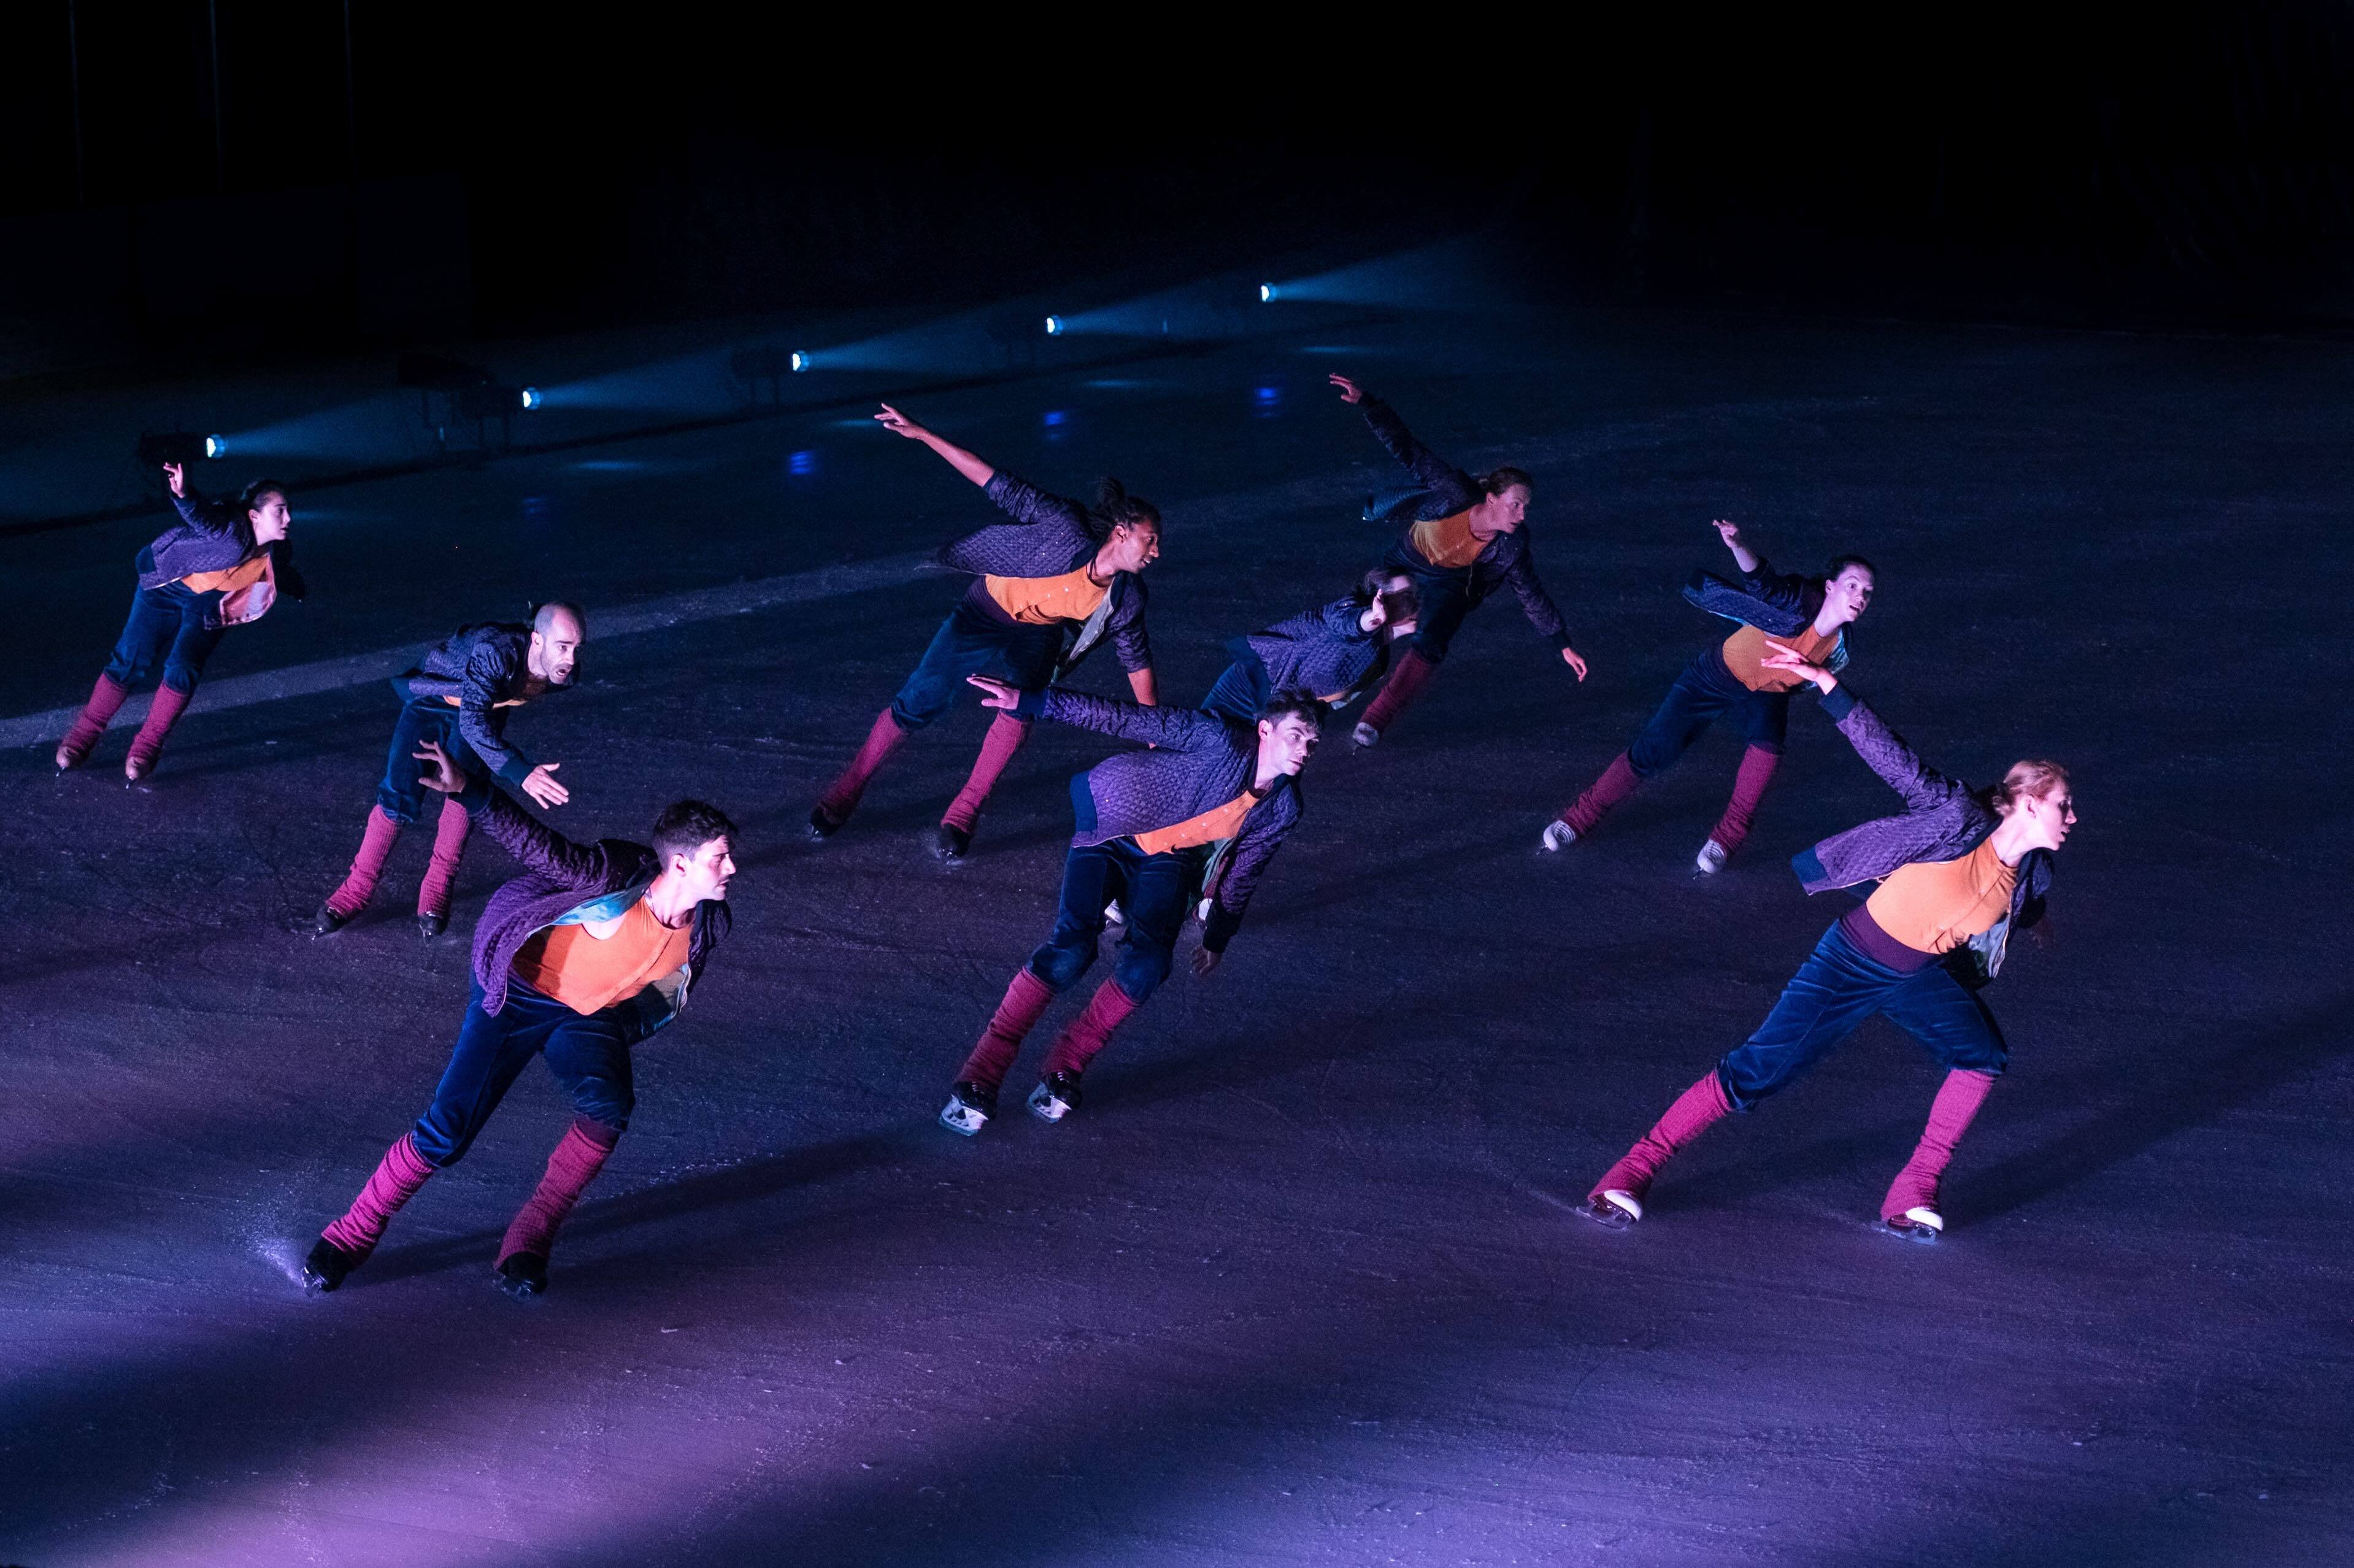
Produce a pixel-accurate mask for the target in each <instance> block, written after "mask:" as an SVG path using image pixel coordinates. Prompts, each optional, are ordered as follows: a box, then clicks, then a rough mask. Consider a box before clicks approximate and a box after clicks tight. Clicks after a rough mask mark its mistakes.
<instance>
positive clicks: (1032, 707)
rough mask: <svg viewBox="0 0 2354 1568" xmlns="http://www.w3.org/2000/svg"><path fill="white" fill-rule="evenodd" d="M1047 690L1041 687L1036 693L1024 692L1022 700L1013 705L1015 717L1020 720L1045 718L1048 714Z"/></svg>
mask: <svg viewBox="0 0 2354 1568" xmlns="http://www.w3.org/2000/svg"><path fill="white" fill-rule="evenodd" d="M1047 689H1048V688H1046V687H1044V686H1040V687H1039V688H1038V689H1037V690H1036V691H1034V692H1023V694H1021V698H1020V700H1019V701H1017V702H1016V703H1015V704H1014V705H1013V716H1014V717H1015V718H1018V719H1036V718H1044V716H1045V712H1046V692H1047Z"/></svg>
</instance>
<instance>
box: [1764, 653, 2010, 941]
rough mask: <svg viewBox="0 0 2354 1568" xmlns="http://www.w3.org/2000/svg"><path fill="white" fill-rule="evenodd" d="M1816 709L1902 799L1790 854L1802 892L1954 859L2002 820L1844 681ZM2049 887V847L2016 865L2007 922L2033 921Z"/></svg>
mask: <svg viewBox="0 0 2354 1568" xmlns="http://www.w3.org/2000/svg"><path fill="white" fill-rule="evenodd" d="M1823 711H1824V712H1825V713H1827V714H1829V715H1831V718H1832V720H1833V721H1834V722H1836V723H1837V724H1838V726H1839V727H1840V734H1841V735H1843V736H1847V738H1848V744H1850V746H1852V747H1855V754H1856V755H1857V756H1858V757H1861V758H1863V761H1864V765H1865V766H1866V767H1868V768H1871V769H1872V771H1873V772H1874V773H1877V774H1879V775H1880V777H1881V779H1882V780H1883V781H1885V782H1886V784H1887V785H1888V787H1889V788H1890V789H1893V790H1895V791H1896V793H1897V794H1898V795H1899V796H1901V797H1903V801H1904V810H1903V811H1901V812H1899V813H1897V814H1896V815H1895V816H1893V817H1880V818H1876V819H1874V820H1873V821H1869V822H1864V823H1861V824H1860V825H1858V826H1856V827H1852V828H1850V829H1848V830H1847V832H1843V833H1834V834H1832V835H1831V836H1830V837H1829V838H1827V839H1825V840H1824V841H1823V842H1820V843H1819V844H1817V845H1815V846H1814V848H1812V849H1809V850H1802V851H1800V852H1799V853H1797V855H1795V856H1793V857H1792V858H1791V861H1790V866H1791V869H1792V870H1794V871H1796V872H1797V874H1798V881H1799V883H1800V884H1801V885H1804V886H1805V888H1806V890H1807V891H1808V893H1824V892H1828V891H1829V890H1830V889H1832V888H1835V887H1853V886H1855V885H1857V884H1858V883H1863V882H1872V881H1874V880H1877V879H1878V878H1880V877H1883V876H1886V875H1887V874H1889V873H1890V872H1892V871H1894V870H1895V869H1896V868H1897V867H1898V866H1901V865H1910V864H1912V863H1914V862H1915V861H1933V862H1934V861H1947V860H1954V859H1956V858H1958V857H1960V856H1962V855H1966V854H1967V853H1970V851H1972V850H1974V849H1976V848H1977V847H1978V845H1979V843H1981V842H1984V840H1985V838H1986V836H1987V835H1988V833H1990V832H1994V830H1995V824H1996V823H1998V822H1999V821H2001V820H2002V819H2001V818H2000V817H1999V816H1997V815H1996V814H1995V812H1994V810H1993V808H1991V807H1989V806H1988V804H1987V803H1986V800H1984V799H1983V798H1982V797H1981V796H1980V795H1979V794H1978V793H1977V792H1976V791H1974V790H1973V789H1971V788H1970V787H1969V786H1968V785H1967V784H1966V783H1964V782H1962V781H1961V780H1960V779H1951V778H1948V777H1946V775H1945V774H1943V773H1940V772H1938V771H1937V770H1936V769H1935V768H1932V767H1930V766H1929V765H1928V764H1927V763H1925V762H1924V761H1922V760H1921V758H1920V755H1919V754H1918V753H1916V752H1915V751H1914V749H1913V748H1912V747H1909V746H1907V745H1905V744H1904V738H1903V736H1900V735H1898V734H1897V733H1896V732H1895V731H1894V730H1893V729H1891V728H1889V727H1888V726H1887V725H1886V724H1885V723H1883V722H1882V719H1881V717H1880V715H1878V714H1875V713H1873V712H1872V710H1871V709H1870V708H1868V707H1866V706H1865V705H1863V703H1862V702H1861V699H1859V698H1858V697H1857V696H1856V695H1855V694H1854V693H1852V692H1850V691H1849V690H1848V689H1847V687H1846V686H1844V685H1839V686H1833V687H1832V688H1831V690H1830V694H1829V695H1828V696H1826V697H1825V698H1823ZM2051 886H2052V855H2051V853H2050V852H2048V851H2045V850H2036V851H2033V852H2031V853H2030V854H2029V855H2028V856H2027V858H2026V859H2025V860H2024V861H2022V862H2020V867H2019V876H2018V879H2017V881H2016V882H2015V883H2014V885H2012V887H2011V893H2010V920H2011V923H2012V924H2013V925H2014V926H2016V927H2018V928H2019V929H2020V930H2025V929H2026V928H2027V927H2030V926H2032V925H2033V924H2035V922H2036V920H2037V919H2038V918H2039V917H2041V914H2042V909H2043V898H2044V895H2045V894H2046V893H2047V892H2049V891H2050V889H2051Z"/></svg>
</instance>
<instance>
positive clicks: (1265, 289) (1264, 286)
mask: <svg viewBox="0 0 2354 1568" xmlns="http://www.w3.org/2000/svg"><path fill="white" fill-rule="evenodd" d="M1258 302H1259V303H1260V304H1262V305H1271V304H1273V303H1274V302H1275V285H1274V284H1272V283H1261V284H1260V285H1259V286H1258Z"/></svg>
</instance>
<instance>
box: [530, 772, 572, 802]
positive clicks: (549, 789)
mask: <svg viewBox="0 0 2354 1568" xmlns="http://www.w3.org/2000/svg"><path fill="white" fill-rule="evenodd" d="M563 766H564V764H562V763H561V762H543V763H541V764H540V765H539V766H538V767H536V768H533V769H532V770H531V771H530V772H529V773H526V774H525V775H524V779H523V792H524V793H525V794H526V795H528V796H530V797H531V798H532V799H533V800H536V801H538V802H539V803H540V806H541V807H542V809H544V810H555V809H556V808H557V807H558V806H561V805H562V804H564V802H565V801H567V800H570V799H572V791H571V790H569V789H566V788H565V787H564V786H563V785H561V784H558V783H557V781H556V770H557V768H561V767H563Z"/></svg>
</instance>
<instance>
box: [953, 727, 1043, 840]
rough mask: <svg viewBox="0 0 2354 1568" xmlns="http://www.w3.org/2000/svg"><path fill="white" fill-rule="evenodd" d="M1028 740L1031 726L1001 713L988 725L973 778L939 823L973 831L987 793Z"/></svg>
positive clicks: (987, 799) (958, 794)
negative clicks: (987, 732)
mask: <svg viewBox="0 0 2354 1568" xmlns="http://www.w3.org/2000/svg"><path fill="white" fill-rule="evenodd" d="M1029 738H1030V724H1029V721H1028V720H1026V719H1018V718H1015V717H1014V716H1013V715H1012V714H1007V713H1001V714H999V715H997V716H996V717H995V718H993V719H991V721H990V724H989V734H988V735H987V736H983V737H982V739H981V755H980V756H979V757H978V758H974V760H973V764H972V776H971V777H970V778H969V779H966V780H965V781H964V788H963V789H960V790H958V791H957V798H956V799H955V800H951V801H949V809H948V811H947V812H946V814H944V815H943V816H942V817H941V818H940V821H943V822H945V823H947V824H948V825H949V827H952V828H955V829H958V830H960V832H968V833H969V832H972V825H973V823H975V822H977V821H980V820H981V807H982V806H984V805H986V804H988V802H989V792H990V791H991V789H996V788H997V776H998V775H999V774H1001V773H1002V772H1004V771H1005V765H1006V764H1007V763H1009V762H1011V761H1013V754H1014V753H1015V752H1017V751H1019V750H1021V749H1022V743H1023V741H1025V740H1027V739H1029Z"/></svg>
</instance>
